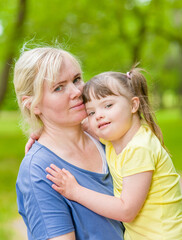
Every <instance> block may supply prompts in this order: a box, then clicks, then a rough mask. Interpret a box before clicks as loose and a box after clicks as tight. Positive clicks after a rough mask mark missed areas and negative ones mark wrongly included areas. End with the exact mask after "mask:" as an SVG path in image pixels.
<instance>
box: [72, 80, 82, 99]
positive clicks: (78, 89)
mask: <svg viewBox="0 0 182 240" xmlns="http://www.w3.org/2000/svg"><path fill="white" fill-rule="evenodd" d="M69 91H70V97H71V98H72V99H74V98H75V97H80V96H81V95H82V91H83V87H80V86H76V85H75V84H73V83H72V84H70V87H69Z"/></svg>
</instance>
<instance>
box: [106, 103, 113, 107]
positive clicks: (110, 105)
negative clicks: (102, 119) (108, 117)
mask: <svg viewBox="0 0 182 240" xmlns="http://www.w3.org/2000/svg"><path fill="white" fill-rule="evenodd" d="M112 105H113V104H111V103H110V104H107V105H106V106H105V108H110V107H112Z"/></svg>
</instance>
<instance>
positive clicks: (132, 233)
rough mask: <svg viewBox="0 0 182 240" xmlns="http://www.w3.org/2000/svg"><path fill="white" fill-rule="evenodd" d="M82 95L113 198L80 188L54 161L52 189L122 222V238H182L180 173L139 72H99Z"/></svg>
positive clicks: (68, 173) (48, 176)
mask: <svg viewBox="0 0 182 240" xmlns="http://www.w3.org/2000/svg"><path fill="white" fill-rule="evenodd" d="M83 98H84V102H85V105H86V110H87V114H88V122H89V126H90V128H91V130H92V131H93V132H94V133H95V135H97V136H99V137H100V140H101V142H102V143H104V144H105V147H106V156H107V161H108V166H109V169H110V172H111V174H112V177H113V185H114V195H115V197H112V196H108V195H105V194H102V193H98V192H94V191H92V190H91V189H87V188H85V187H83V186H81V185H80V184H79V183H78V182H77V181H76V179H75V178H74V177H73V175H72V174H71V173H70V172H68V171H67V170H65V169H62V170H61V169H59V168H58V167H56V166H55V165H53V164H52V165H51V167H50V168H47V169H46V170H47V172H48V173H49V174H48V175H47V178H48V179H49V180H51V181H53V182H54V183H55V184H53V186H52V187H53V188H54V189H55V190H56V191H57V192H59V193H60V194H62V195H63V196H64V197H66V198H68V199H70V200H73V201H76V202H78V203H80V204H82V205H84V206H86V207H87V208H89V209H91V210H92V211H94V212H96V213H97V214H100V215H103V216H105V217H108V218H112V219H116V220H119V221H122V222H123V223H124V225H125V228H126V230H125V236H124V237H125V240H131V239H132V240H146V239H151V240H154V239H155V240H162V239H163V240H164V239H165V240H180V239H182V195H181V191H180V185H179V175H178V174H177V173H176V171H175V168H174V166H173V163H172V161H171V159H170V157H169V155H168V153H167V151H166V150H165V146H164V143H163V137H162V133H161V131H160V128H159V127H158V125H157V124H156V122H155V120H154V116H153V114H152V112H151V110H150V104H149V99H148V91H147V83H146V79H145V77H144V75H143V74H142V73H141V70H140V69H138V68H134V69H132V70H131V71H130V72H128V73H127V74H123V73H118V72H105V73H102V74H99V75H97V76H95V77H94V78H92V79H91V80H90V81H89V82H88V83H86V85H85V87H84V93H83Z"/></svg>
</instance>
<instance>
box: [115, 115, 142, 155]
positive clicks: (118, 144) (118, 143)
mask: <svg viewBox="0 0 182 240" xmlns="http://www.w3.org/2000/svg"><path fill="white" fill-rule="evenodd" d="M140 126H141V121H140V119H139V117H138V116H134V118H133V121H132V124H131V127H130V129H129V130H128V131H127V132H126V133H125V135H124V136H122V137H121V138H119V139H117V140H115V141H112V142H111V143H112V145H113V147H114V149H115V152H116V154H119V153H121V152H122V151H123V149H124V148H125V147H126V146H127V144H128V143H129V142H130V141H131V140H132V138H133V137H134V136H135V134H136V133H137V132H138V130H139V128H140Z"/></svg>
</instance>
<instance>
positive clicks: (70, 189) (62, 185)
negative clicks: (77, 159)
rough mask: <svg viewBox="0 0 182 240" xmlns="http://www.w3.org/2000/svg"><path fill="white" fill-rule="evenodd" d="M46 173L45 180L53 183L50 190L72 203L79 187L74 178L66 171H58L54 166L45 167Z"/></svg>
mask: <svg viewBox="0 0 182 240" xmlns="http://www.w3.org/2000/svg"><path fill="white" fill-rule="evenodd" d="M46 171H47V172H48V173H49V174H48V175H47V176H46V177H47V179H49V180H50V181H52V182H53V183H54V184H53V185H52V188H53V189H54V190H56V191H57V192H58V193H60V194H61V195H63V196H64V197H66V198H68V199H70V200H73V201H74V200H75V197H76V193H77V192H78V191H79V187H80V185H79V184H78V182H77V181H76V179H75V177H74V176H73V175H72V174H71V173H70V172H69V171H67V170H66V169H64V168H63V169H60V168H58V167H57V166H56V165H54V164H51V165H50V167H47V168H46Z"/></svg>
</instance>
